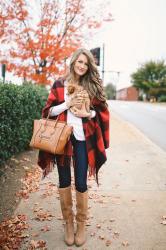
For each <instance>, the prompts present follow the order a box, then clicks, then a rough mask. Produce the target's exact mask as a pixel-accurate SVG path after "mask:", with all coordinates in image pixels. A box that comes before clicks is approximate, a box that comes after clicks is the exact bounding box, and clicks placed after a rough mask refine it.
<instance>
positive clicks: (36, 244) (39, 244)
mask: <svg viewBox="0 0 166 250" xmlns="http://www.w3.org/2000/svg"><path fill="white" fill-rule="evenodd" d="M45 246H46V242H45V241H44V240H31V242H30V245H29V247H28V250H34V249H41V248H42V250H46V249H47V248H46V247H45Z"/></svg>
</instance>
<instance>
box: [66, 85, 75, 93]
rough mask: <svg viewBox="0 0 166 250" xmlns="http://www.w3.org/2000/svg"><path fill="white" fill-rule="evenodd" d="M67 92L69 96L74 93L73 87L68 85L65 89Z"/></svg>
mask: <svg viewBox="0 0 166 250" xmlns="http://www.w3.org/2000/svg"><path fill="white" fill-rule="evenodd" d="M67 91H68V93H69V94H73V93H74V91H75V86H73V85H69V86H68V87H67Z"/></svg>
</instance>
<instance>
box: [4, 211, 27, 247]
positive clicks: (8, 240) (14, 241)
mask: <svg viewBox="0 0 166 250" xmlns="http://www.w3.org/2000/svg"><path fill="white" fill-rule="evenodd" d="M27 228H28V224H27V217H26V215H21V214H19V215H17V216H13V217H12V218H11V219H9V220H5V221H3V222H2V223H1V224H0V246H1V247H3V248H2V249H5V250H8V249H10V250H14V249H19V246H20V244H21V241H22V238H26V237H29V235H28V234H24V233H23V231H24V230H25V229H27Z"/></svg>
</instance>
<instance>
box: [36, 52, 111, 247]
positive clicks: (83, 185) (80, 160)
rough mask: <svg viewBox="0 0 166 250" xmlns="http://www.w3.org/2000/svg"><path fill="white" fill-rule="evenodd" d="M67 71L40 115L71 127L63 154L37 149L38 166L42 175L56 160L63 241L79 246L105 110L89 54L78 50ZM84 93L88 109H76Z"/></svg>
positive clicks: (99, 159)
mask: <svg viewBox="0 0 166 250" xmlns="http://www.w3.org/2000/svg"><path fill="white" fill-rule="evenodd" d="M69 70H70V71H69V74H68V76H67V77H66V78H65V79H60V80H57V81H55V83H54V84H53V87H52V89H51V92H50V94H49V97H48V100H47V103H46V106H45V108H44V109H43V117H47V115H48V112H49V113H50V114H49V115H50V116H51V118H52V119H56V118H57V116H58V119H59V120H63V121H67V123H68V124H70V125H72V126H73V134H72V136H71V138H70V140H69V142H68V143H67V145H66V148H65V152H64V155H61V156H60V155H56V156H55V155H52V154H49V153H45V152H42V151H40V152H39V161H38V163H39V166H40V167H41V168H42V169H43V175H44V176H46V175H47V174H48V173H49V172H50V171H51V170H52V166H53V164H55V163H56V165H57V168H58V174H59V194H60V204H61V210H62V214H63V218H64V220H65V222H66V223H65V242H66V244H67V245H72V244H74V243H75V244H76V245H77V246H81V245H83V244H84V243H85V240H86V237H85V222H86V218H87V209H88V191H87V171H88V170H89V175H94V176H96V180H97V183H98V171H99V168H100V167H101V166H102V165H103V164H104V162H105V161H106V153H105V149H106V148H108V147H109V111H108V108H107V104H106V99H105V96H104V93H103V87H102V82H101V80H100V78H99V73H98V70H97V66H96V64H95V61H94V58H93V55H92V54H91V53H90V52H89V51H88V50H86V49H78V50H77V51H76V52H75V53H74V54H73V56H72V59H71V62H70V68H69ZM71 84H74V85H75V86H78V85H79V86H82V89H83V90H82V92H80V93H78V94H77V95H76V96H75V97H73V95H71V96H70V94H68V93H67V89H68V86H69V85H71ZM87 94H88V97H89V99H90V101H89V104H90V109H89V110H87V109H81V108H78V107H79V106H80V105H81V104H82V103H83V102H84V100H85V96H86V100H87ZM71 156H72V157H73V165H74V176H75V188H76V210H77V214H76V221H77V230H76V234H75V235H74V223H73V211H72V194H71V168H70V163H71Z"/></svg>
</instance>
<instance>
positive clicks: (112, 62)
mask: <svg viewBox="0 0 166 250" xmlns="http://www.w3.org/2000/svg"><path fill="white" fill-rule="evenodd" d="M88 1H89V0H88ZM96 1H100V2H101V0H96ZM96 1H95V4H96ZM107 1H109V2H110V12H111V13H112V16H113V18H114V21H112V22H111V23H109V24H107V25H105V26H104V28H102V29H100V30H98V31H97V32H96V35H94V36H93V37H91V38H90V39H88V41H87V42H86V46H87V48H88V49H90V48H94V47H98V46H100V47H101V48H102V47H103V44H104V48H105V53H104V57H105V60H104V66H105V71H106V73H105V75H104V84H105V85H106V84H107V83H110V82H112V83H114V84H115V86H116V88H117V89H121V88H124V87H127V86H130V85H131V78H130V75H131V73H133V72H134V71H136V70H137V68H138V67H139V66H140V65H141V64H142V63H145V62H146V61H149V60H151V59H152V60H160V59H163V60H165V59H166V32H165V24H166V14H165V11H166V0H107ZM101 52H102V50H101ZM101 57H102V53H101ZM99 70H101V67H99ZM108 71H109V72H108ZM110 71H111V72H110ZM117 72H120V73H119V74H117Z"/></svg>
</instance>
